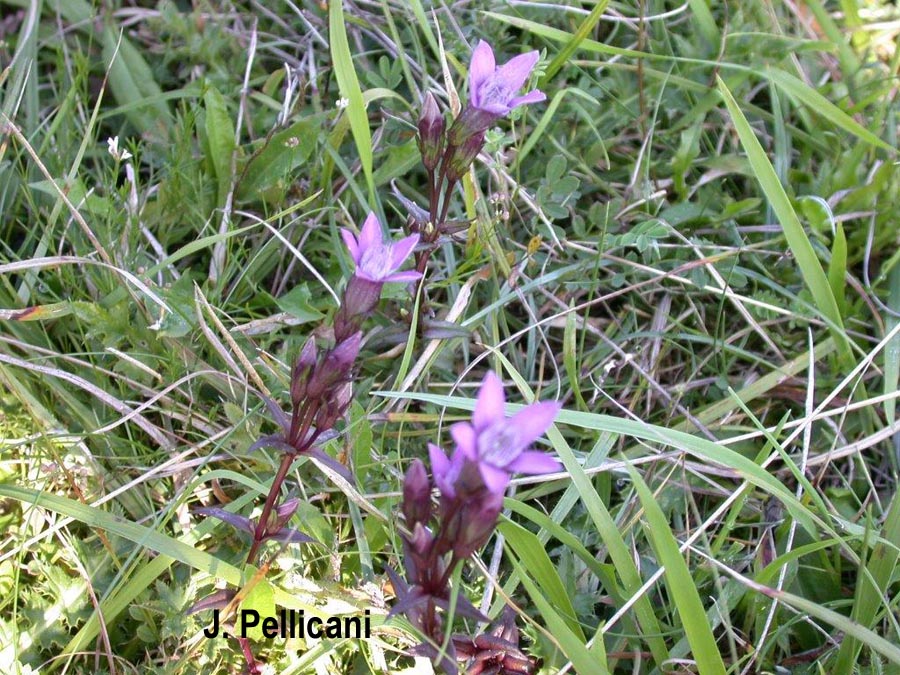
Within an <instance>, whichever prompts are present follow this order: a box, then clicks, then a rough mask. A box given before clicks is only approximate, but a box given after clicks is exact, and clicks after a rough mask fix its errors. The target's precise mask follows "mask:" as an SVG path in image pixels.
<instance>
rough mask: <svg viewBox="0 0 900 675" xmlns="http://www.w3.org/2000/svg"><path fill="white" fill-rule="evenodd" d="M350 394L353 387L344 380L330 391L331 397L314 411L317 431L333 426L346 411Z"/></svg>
mask: <svg viewBox="0 0 900 675" xmlns="http://www.w3.org/2000/svg"><path fill="white" fill-rule="evenodd" d="M352 394H353V388H352V387H351V386H350V383H349V382H345V383H344V384H342V385H340V386H339V387H338V388H337V389H336V390H335V391H333V392H332V394H331V397H330V398H329V399H328V400H327V401H325V403H323V404H322V405H321V406H320V407H319V411H318V413H316V429H317V430H318V431H320V432H321V431H325V430H327V429H331V428H333V427H334V424H335V422H337V421H338V420H339V419H340V418H341V417H343V415H344V413H345V412H347V408H348V407H349V406H350V398H351V396H352Z"/></svg>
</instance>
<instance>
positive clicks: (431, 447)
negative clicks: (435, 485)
mask: <svg viewBox="0 0 900 675" xmlns="http://www.w3.org/2000/svg"><path fill="white" fill-rule="evenodd" d="M428 459H430V460H431V473H432V474H433V475H434V480H435V482H436V481H437V480H438V479H439V478H440V479H443V478H444V476H445V475H447V471H448V470H449V469H450V458H449V457H447V453H446V452H444V449H443V448H439V447H438V446H436V445H435V444H434V443H429V444H428Z"/></svg>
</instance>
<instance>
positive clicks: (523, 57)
mask: <svg viewBox="0 0 900 675" xmlns="http://www.w3.org/2000/svg"><path fill="white" fill-rule="evenodd" d="M539 58H541V55H540V54H539V53H538V52H537V50H535V51H533V52H528V53H526V54H519V55H518V56H514V57H513V58H511V59H510V60H509V61H507V62H506V63H504V64H503V65H502V66H500V68H499V69H498V70H497V74H496V75H495V76H494V77H495V78H496V79H497V80H499V81H500V82H502V83H503V88H504V89H505V90H506V91H508V92H509V93H510V95H512V94H514V93H516V92H517V91H519V89H521V88H522V85H524V84H525V80H527V79H528V76H529V75H531V71H532V70H534V66H535V64H536V63H537V62H538V59H539Z"/></svg>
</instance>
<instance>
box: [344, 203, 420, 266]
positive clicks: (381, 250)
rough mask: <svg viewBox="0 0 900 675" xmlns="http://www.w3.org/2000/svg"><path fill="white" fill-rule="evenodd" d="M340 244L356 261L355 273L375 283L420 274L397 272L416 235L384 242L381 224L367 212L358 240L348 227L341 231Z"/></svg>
mask: <svg viewBox="0 0 900 675" xmlns="http://www.w3.org/2000/svg"><path fill="white" fill-rule="evenodd" d="M341 236H342V237H343V238H344V243H345V244H346V245H347V249H348V250H349V251H350V256H351V257H352V258H353V262H354V263H356V276H358V277H360V278H362V279H365V280H367V281H372V282H375V283H388V282H391V281H399V282H407V281H416V280H418V279H419V277H421V276H422V275H421V274H419V273H418V272H416V271H414V270H409V271H406V272H398V271H397V270H398V269H400V266H401V265H402V264H403V261H404V260H406V259H407V258H408V257H409V254H410V253H412V250H413V248H415V246H416V244H418V243H419V235H417V234H413V235H410V236H408V237H404V238H403V239H401V240H400V241H398V242H395V243H391V242H388V243H385V242H384V239H383V237H382V234H381V224H380V223H379V222H378V218H376V217H375V214H374V213H370V214H369V216H368V217H367V218H366V221H365V222H364V223H363V226H362V229H361V230H360V232H359V239H357V238H356V236H355V235H354V234H353V233H352V232H351V231H350V230H345V229H343V230H341Z"/></svg>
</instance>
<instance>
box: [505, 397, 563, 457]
mask: <svg viewBox="0 0 900 675" xmlns="http://www.w3.org/2000/svg"><path fill="white" fill-rule="evenodd" d="M560 408H562V404H560V403H557V402H556V401H541V402H540V403H532V404H531V405H527V406H525V407H524V408H522V409H521V410H520V411H519V412H517V413H516V414H515V416H514V417H513V418H512V419H511V420H510V421H509V425H510V426H512V427H514V428H515V430H516V433H517V434H518V438H519V442H520V443H521V447H523V448H526V447H528V446H529V445H531V444H532V443H533V442H534V441H536V440H537V439H538V437H540V436H541V435H542V434H543V433H544V432H545V431H547V429H548V428H549V427H550V425H551V424H553V420H554V418H555V417H556V416H557V415H558V414H559V410H560Z"/></svg>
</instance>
